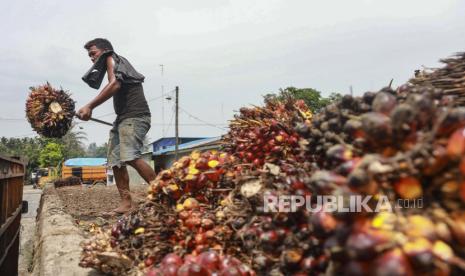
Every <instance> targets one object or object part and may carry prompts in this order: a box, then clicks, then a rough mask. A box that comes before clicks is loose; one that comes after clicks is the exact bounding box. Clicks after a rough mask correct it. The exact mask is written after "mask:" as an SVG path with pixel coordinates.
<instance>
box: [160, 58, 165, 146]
mask: <svg viewBox="0 0 465 276" xmlns="http://www.w3.org/2000/svg"><path fill="white" fill-rule="evenodd" d="M163 66H164V65H163V64H160V69H161V132H162V137H164V136H165V91H164V90H165V86H164V80H163Z"/></svg>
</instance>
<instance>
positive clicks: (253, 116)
mask: <svg viewBox="0 0 465 276" xmlns="http://www.w3.org/2000/svg"><path fill="white" fill-rule="evenodd" d="M311 118H312V113H311V111H310V109H309V108H308V107H307V106H306V104H305V102H304V101H302V100H295V99H293V98H292V97H290V96H287V97H285V98H284V99H283V100H278V99H276V98H269V99H267V100H266V102H265V106H263V107H258V106H254V107H250V108H248V107H243V108H241V109H240V110H239V114H238V115H235V116H234V119H233V120H232V121H231V122H230V131H229V133H228V134H227V135H225V137H224V149H225V151H226V152H228V153H231V154H233V155H234V156H235V157H237V158H238V159H239V160H240V162H241V163H242V164H244V165H249V166H253V167H255V168H261V167H262V166H263V165H264V164H265V163H266V162H270V163H273V162H275V161H276V160H279V159H285V158H287V157H288V156H295V157H294V158H298V156H299V153H300V148H299V138H300V137H299V135H298V134H297V133H296V131H295V130H294V127H295V125H296V124H301V125H307V126H308V125H309V124H310V120H311Z"/></svg>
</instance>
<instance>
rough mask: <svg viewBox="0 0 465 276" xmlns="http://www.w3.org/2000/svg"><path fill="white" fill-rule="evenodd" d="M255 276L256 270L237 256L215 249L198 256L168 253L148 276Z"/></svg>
mask: <svg viewBox="0 0 465 276" xmlns="http://www.w3.org/2000/svg"><path fill="white" fill-rule="evenodd" d="M192 275H194V276H213V275H225V276H226V275H238V276H255V275H256V274H255V272H254V271H253V270H251V269H250V268H249V266H247V265H246V264H244V263H242V262H241V261H240V260H238V259H237V258H235V257H232V256H228V255H221V254H218V253H217V252H216V251H214V250H209V251H205V252H203V253H202V254H200V255H198V256H193V255H186V256H184V258H181V257H180V256H179V255H177V254H174V253H172V254H168V255H166V256H165V257H164V258H163V260H162V261H161V263H160V264H159V265H158V266H157V267H155V268H152V269H151V270H149V271H148V272H147V274H146V276H192Z"/></svg>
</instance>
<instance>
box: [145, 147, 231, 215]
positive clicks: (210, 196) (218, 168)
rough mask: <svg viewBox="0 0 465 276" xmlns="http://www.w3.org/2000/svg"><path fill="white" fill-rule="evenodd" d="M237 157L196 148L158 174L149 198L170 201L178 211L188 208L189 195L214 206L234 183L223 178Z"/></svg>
mask: <svg viewBox="0 0 465 276" xmlns="http://www.w3.org/2000/svg"><path fill="white" fill-rule="evenodd" d="M234 160H235V158H234V157H233V156H231V155H230V154H228V153H224V152H218V151H206V152H203V153H200V152H198V151H194V152H192V153H191V154H190V155H189V156H184V157H181V158H180V159H179V160H178V161H176V162H175V163H174V164H173V166H172V167H171V168H170V169H167V170H164V171H162V172H160V173H159V174H158V176H157V178H156V179H155V181H153V182H152V183H151V184H150V187H149V189H148V199H150V200H158V201H160V200H164V201H169V202H168V203H169V204H171V205H174V206H176V207H177V210H178V211H182V210H183V209H185V207H186V204H185V203H186V202H189V201H186V199H187V198H194V199H195V200H196V202H197V201H198V202H200V203H203V204H209V205H211V206H213V205H212V204H214V203H215V202H218V200H219V198H221V197H222V196H223V195H224V194H225V192H227V191H228V189H226V188H228V187H229V188H230V185H231V183H229V184H228V182H227V181H221V180H222V179H223V178H224V176H225V173H226V171H228V170H229V169H228V168H229V166H231V164H232V162H234ZM224 189H226V190H224ZM186 208H189V207H186Z"/></svg>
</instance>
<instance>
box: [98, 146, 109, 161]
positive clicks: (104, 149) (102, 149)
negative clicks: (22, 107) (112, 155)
mask: <svg viewBox="0 0 465 276" xmlns="http://www.w3.org/2000/svg"><path fill="white" fill-rule="evenodd" d="M107 153H108V143H104V144H103V145H101V146H98V147H97V149H96V150H95V157H101V158H107Z"/></svg>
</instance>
